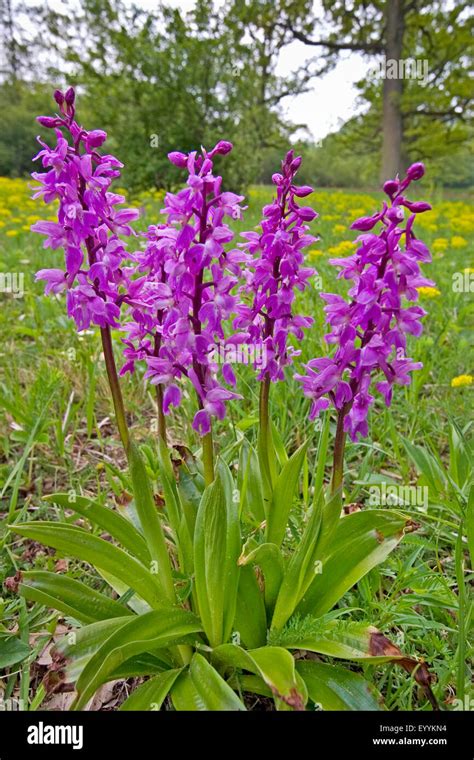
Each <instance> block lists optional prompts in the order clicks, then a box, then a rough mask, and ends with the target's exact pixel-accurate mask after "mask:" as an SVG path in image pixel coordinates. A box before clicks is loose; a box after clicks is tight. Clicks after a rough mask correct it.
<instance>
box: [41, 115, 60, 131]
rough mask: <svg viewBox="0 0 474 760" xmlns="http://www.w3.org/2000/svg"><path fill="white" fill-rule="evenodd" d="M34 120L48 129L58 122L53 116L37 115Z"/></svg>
mask: <svg viewBox="0 0 474 760" xmlns="http://www.w3.org/2000/svg"><path fill="white" fill-rule="evenodd" d="M36 121H37V122H38V123H39V124H41V126H42V127H47V128H48V129H52V128H53V127H55V126H56V125H57V123H58V120H57V119H55V118H54V116H37V117H36Z"/></svg>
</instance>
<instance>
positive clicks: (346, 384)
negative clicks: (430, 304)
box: [297, 163, 434, 441]
mask: <svg viewBox="0 0 474 760" xmlns="http://www.w3.org/2000/svg"><path fill="white" fill-rule="evenodd" d="M423 174H424V167H423V164H421V163H418V164H413V166H411V167H410V168H409V169H408V172H407V174H406V177H405V178H404V179H403V180H402V181H400V180H399V178H398V177H397V178H396V179H395V180H390V181H388V182H386V183H385V185H384V190H385V192H386V194H387V195H388V196H389V198H390V204H391V205H390V206H388V205H387V203H384V204H383V208H382V211H381V212H379V213H377V214H374V215H373V216H371V217H362V218H361V219H357V220H356V221H355V222H354V223H353V224H352V225H351V228H352V229H355V230H360V231H362V232H363V234H362V235H360V236H359V237H358V238H357V240H356V242H357V243H358V244H359V247H358V249H357V251H356V253H355V254H354V255H352V256H348V257H347V258H344V259H332V260H330V263H331V264H333V265H334V266H336V267H339V268H340V273H339V275H338V277H339V278H341V277H342V278H344V279H347V280H351V281H352V283H353V285H352V287H351V288H350V290H349V296H350V298H351V300H349V301H348V300H346V299H344V298H343V297H342V296H340V295H336V294H333V293H323V294H321V295H322V298H323V300H324V301H325V302H326V305H325V307H324V311H325V313H326V322H327V323H328V324H329V325H330V332H329V334H328V335H326V341H327V342H328V343H330V344H335V346H336V352H335V354H334V356H333V357H332V358H327V359H313V360H312V361H310V362H308V364H307V365H305V368H306V373H305V374H304V375H298V376H297V379H298V380H299V381H300V382H301V383H302V386H303V390H304V393H305V395H306V396H308V397H309V398H311V399H312V401H313V404H312V407H311V412H310V418H311V419H314V418H315V417H316V416H317V415H318V414H319V412H320V411H321V410H322V409H327V407H328V406H329V404H330V403H332V404H333V406H334V407H335V408H336V410H337V411H338V415H339V418H340V420H341V421H342V424H343V430H344V431H346V432H348V433H349V434H350V436H351V438H352V440H354V441H356V440H357V438H358V436H359V435H361V436H366V435H367V433H368V427H367V415H368V412H369V409H370V407H371V405H372V404H373V402H374V396H373V395H371V393H370V390H371V388H372V386H374V388H375V390H376V391H378V392H379V393H380V394H382V396H383V397H384V400H385V403H386V405H387V406H389V405H390V403H391V399H392V390H393V386H394V385H408V384H409V383H410V372H412V371H413V370H416V369H420V368H421V367H422V364H421V363H420V362H414V361H413V360H412V359H410V358H408V357H407V356H406V353H405V352H406V336H407V335H416V336H418V335H420V334H421V332H422V329H423V326H422V324H421V319H422V318H423V317H424V316H425V313H426V312H425V311H424V310H423V309H422V308H421V307H419V306H404V303H403V301H404V299H405V300H406V301H416V300H417V299H418V291H417V288H419V287H422V286H431V287H432V286H433V285H434V283H433V282H432V281H431V280H427V279H425V278H424V277H423V276H422V275H421V272H420V263H422V262H429V261H431V256H430V253H429V250H428V248H427V247H426V245H425V244H424V243H423V242H422V241H421V240H418V239H417V238H416V237H415V235H414V233H413V223H414V220H415V215H416V214H417V213H422V212H423V211H428V210H429V209H430V208H431V206H430V205H429V204H428V203H424V202H417V203H412V202H411V201H409V200H408V199H407V198H406V197H405V195H404V192H405V190H406V189H407V188H408V186H409V185H410V183H411V182H412V181H414V180H418V179H421V177H422V176H423ZM404 208H406V209H408V210H409V211H410V212H411V215H410V216H409V218H408V220H407V223H406V225H405V227H404V228H402V227H401V226H400V225H401V224H402V222H403V219H404ZM378 223H381V224H382V225H383V227H382V229H381V231H380V232H379V234H375V233H373V232H371V230H372V229H373V228H374V227H375V226H376V225H377V224H378ZM377 375H378V378H379V379H378V380H377V381H376V382H375V383H373V378H374V376H377ZM380 375H381V377H380Z"/></svg>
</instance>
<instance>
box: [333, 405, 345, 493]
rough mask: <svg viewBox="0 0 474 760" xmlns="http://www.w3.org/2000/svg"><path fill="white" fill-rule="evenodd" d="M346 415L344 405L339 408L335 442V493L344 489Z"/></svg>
mask: <svg viewBox="0 0 474 760" xmlns="http://www.w3.org/2000/svg"><path fill="white" fill-rule="evenodd" d="M345 416H346V408H345V407H344V406H343V407H342V409H339V411H338V413H337V427H336V440H335V442H334V455H333V464H332V483H331V493H332V494H335V493H336V491H338V490H339V489H341V491H342V481H343V474H344V448H345V444H346V434H345V432H344V418H345Z"/></svg>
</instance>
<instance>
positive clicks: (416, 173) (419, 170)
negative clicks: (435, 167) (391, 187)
mask: <svg viewBox="0 0 474 760" xmlns="http://www.w3.org/2000/svg"><path fill="white" fill-rule="evenodd" d="M424 173H425V166H424V164H422V163H421V161H419V162H418V163H416V164H412V165H411V166H410V167H409V169H408V170H407V177H408V179H410V180H415V181H416V180H417V179H421V178H422V176H423V175H424Z"/></svg>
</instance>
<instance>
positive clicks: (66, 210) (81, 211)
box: [31, 88, 138, 330]
mask: <svg viewBox="0 0 474 760" xmlns="http://www.w3.org/2000/svg"><path fill="white" fill-rule="evenodd" d="M54 98H55V100H56V103H57V105H58V106H59V113H58V114H57V115H56V116H54V117H52V116H39V117H38V122H39V123H40V124H41V125H42V126H43V127H46V128H48V129H52V130H54V135H55V137H56V145H55V146H54V147H50V146H49V145H47V144H46V143H45V142H43V140H42V139H41V138H39V137H38V142H39V143H40V145H41V146H42V150H41V151H40V152H39V153H38V154H37V156H35V160H37V159H41V162H42V165H43V167H44V168H45V169H46V170H47V171H46V172H40V173H38V172H34V173H33V174H32V177H33V178H34V179H35V180H36V181H37V182H39V183H40V184H41V188H40V189H39V190H38V191H37V192H36V193H35V194H34V196H33V197H34V198H38V197H42V198H43V200H44V202H45V203H51V202H53V201H58V202H59V208H58V221H57V222H51V221H40V222H36V224H34V225H33V226H32V227H31V229H32V231H33V232H39V233H40V234H42V235H45V236H46V238H45V241H44V247H45V248H48V247H49V248H53V249H56V248H63V249H64V251H65V262H64V268H63V269H41V270H40V271H39V272H37V274H36V279H37V280H44V281H45V292H46V293H53V294H57V293H60V292H62V291H67V298H66V304H67V311H68V314H69V316H70V317H72V318H73V319H74V320H75V322H76V325H77V328H78V330H85V329H87V328H88V327H89V326H90V325H91V323H92V324H96V325H98V326H99V327H101V328H105V327H106V326H107V325H108V326H112V327H118V322H117V319H118V316H119V313H120V303H121V296H120V288H121V287H122V286H123V285H125V284H126V278H125V276H124V270H123V264H124V261H125V260H126V259H127V258H128V254H127V251H126V248H125V245H124V243H123V242H122V240H121V239H120V237H119V235H131V234H132V228H131V227H130V222H132V221H134V220H135V219H137V217H138V211H136V210H134V209H129V208H128V209H118V208H117V207H118V206H119V205H120V204H122V203H124V201H125V198H124V197H123V196H121V195H117V194H116V193H113V192H111V190H110V185H111V183H112V181H113V180H114V179H116V178H117V177H119V176H120V168H121V167H122V164H121V163H120V161H118V160H117V159H116V158H115V157H114V156H111V155H101V154H99V153H98V152H97V148H99V147H100V146H101V145H103V143H104V142H105V140H106V137H107V135H106V133H105V132H103V131H102V130H92V131H90V132H88V131H87V130H85V129H84V128H83V127H81V126H79V124H78V123H77V122H76V121H75V118H74V117H75V107H74V101H75V94H74V90H73V89H72V88H69V90H67V92H66V93H65V94H63V93H62V92H60V91H59V90H56V92H55V93H54Z"/></svg>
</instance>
